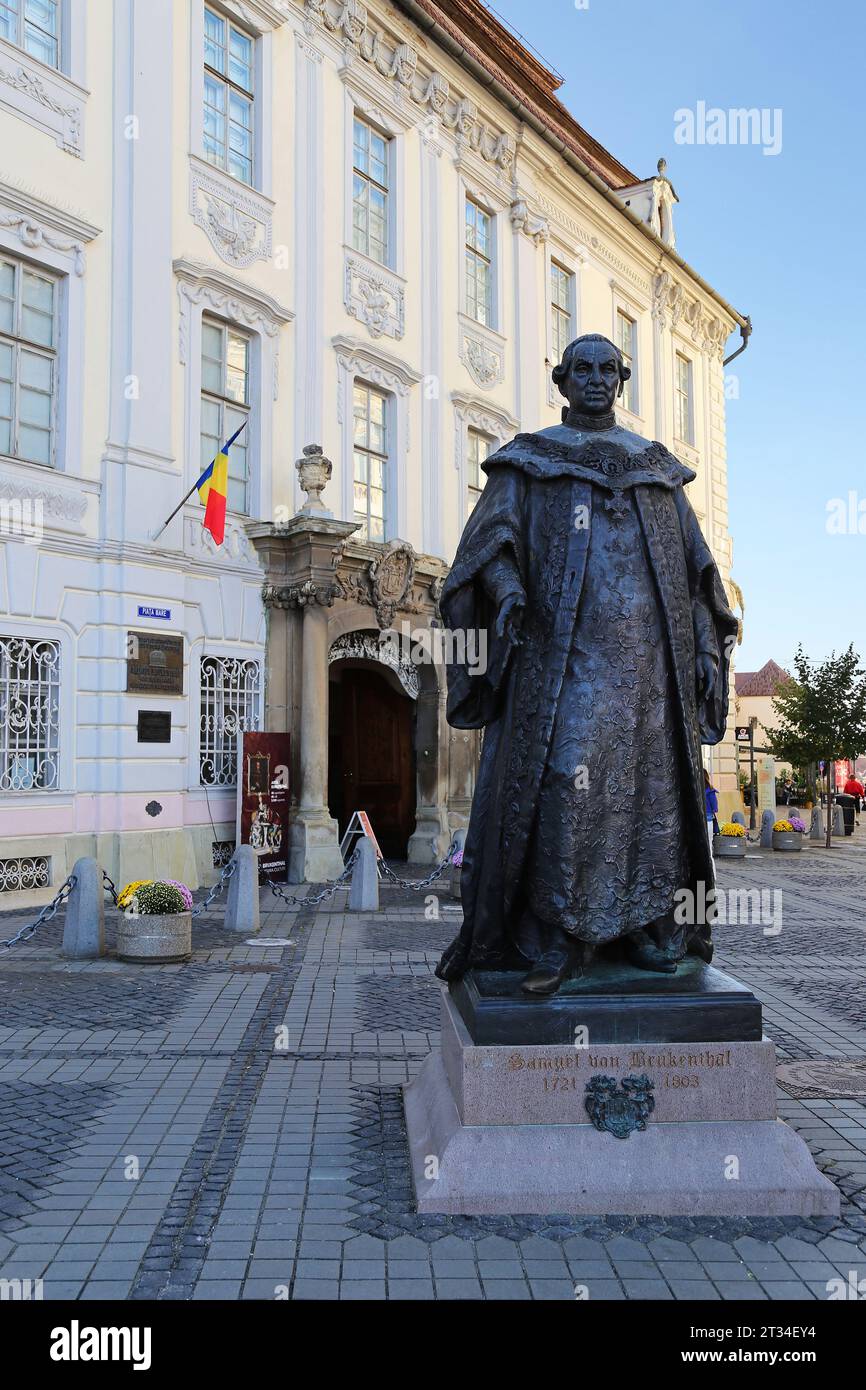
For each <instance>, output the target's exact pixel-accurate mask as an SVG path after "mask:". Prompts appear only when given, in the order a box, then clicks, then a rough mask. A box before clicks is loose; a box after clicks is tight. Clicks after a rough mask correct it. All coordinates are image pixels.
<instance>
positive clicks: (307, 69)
mask: <svg viewBox="0 0 866 1390" xmlns="http://www.w3.org/2000/svg"><path fill="white" fill-rule="evenodd" d="M558 85H559V84H558V79H557V77H556V76H555V75H554V74H553V73H551V72H550V71H548V70H547V69H546V68H545V67H544V66H542V64H541V63H540V61H539V60H538V59H537V58H536V57H534V56H533V55H532V54H531V53H530V52H528V51H527V50H526V48H524V47H523V46H522V45H521V44H520V43H519V42H518V41H517V40H516V39H515V38H514V36H513V35H512V34H510V33H509V32H508V31H507V30H506V29H504V28H503V27H502V26H501V25H500V24H499V23H498V22H497V21H496V20H495V19H494V18H493V16H492V15H491V14H490V12H489V11H487V10H486V8H485V7H484V6H483V5H482V4H480V3H479V2H478V0H454V2H453V3H448V4H445V3H444V0H443V3H439V4H437V3H434V0H395V2H394V3H389V2H388V0H372V3H370V4H369V5H364V4H361V3H360V0H306V3H303V0H297V2H294V0H4V3H3V4H2V5H0V150H2V157H0V523H2V524H0V552H2V559H0V837H2V844H0V889H2V893H3V895H4V896H2V898H0V901H2V902H3V903H4V905H9V906H12V905H16V904H17V903H19V902H23V901H34V902H36V901H41V900H44V899H45V898H46V897H48V896H49V895H50V893H51V891H52V889H51V885H52V884H54V885H57V884H59V883H60V882H62V880H63V878H64V877H65V875H66V873H67V872H68V871H69V869H70V867H71V865H72V863H73V862H74V860H75V859H76V858H78V857H79V856H80V855H82V854H95V855H96V857H97V858H98V859H99V861H100V863H101V864H102V865H103V866H104V867H105V868H106V869H107V870H108V872H109V873H110V874H111V875H112V877H113V878H115V879H116V880H117V879H124V880H125V879H127V878H132V877H142V876H151V875H153V874H155V873H162V874H170V875H171V876H172V877H175V878H179V879H184V880H186V881H187V882H189V883H191V884H193V885H197V884H200V883H205V882H209V881H212V880H213V877H214V874H215V872H216V869H215V864H217V863H218V862H219V861H220V859H221V857H224V855H225V854H226V852H227V849H228V846H229V845H230V843H231V841H232V840H233V838H234V818H235V790H234V782H235V749H236V741H237V736H238V731H239V729H243V728H267V729H271V730H275V731H281V730H285V731H289V732H290V733H291V735H292V759H291V793H292V800H293V802H294V812H293V823H292V826H291V830H290V847H291V848H290V865H291V869H292V875H293V877H295V878H298V877H302V876H306V877H308V878H317V877H318V878H321V877H323V876H325V875H330V874H331V873H332V872H334V871H336V870H337V869H338V868H339V865H340V858H339V853H338V848H337V846H338V838H339V833H340V830H341V829H342V828H343V826H344V825H345V822H346V819H347V817H348V815H349V814H350V812H351V811H352V810H355V809H366V810H368V811H369V812H370V815H371V818H372V819H373V822H374V827H376V828H378V829H379V831H380V838H381V839H382V842H383V845H384V846H385V847H386V849H388V850H389V851H390V852H393V853H397V854H399V853H406V854H408V856H409V857H410V858H411V859H412V860H414V861H415V862H419V863H430V862H433V861H434V860H435V859H436V858H437V857H438V856H439V855H440V854H441V853H442V852H443V851H444V849H445V848H446V846H447V843H448V838H449V833H450V831H451V830H453V828H454V827H455V826H459V825H461V824H464V823H465V820H466V817H467V815H468V810H469V805H470V801H471V795H472V784H473V769H474V765H475V760H476V756H477V735H475V734H466V733H464V732H463V731H458V730H451V729H450V728H449V727H448V726H447V724H446V723H445V718H444V707H445V706H444V670H443V667H442V666H441V664H438V663H430V664H421V665H419V664H417V663H413V662H411V661H407V660H405V659H403V658H402V657H400V656H399V655H398V656H396V657H395V656H393V655H392V656H391V657H386V656H383V652H382V649H381V648H380V645H379V643H378V641H377V638H378V634H379V632H380V630H381V629H382V628H386V627H390V626H392V625H393V626H395V627H397V628H398V630H399V629H400V627H401V624H403V623H406V624H409V625H410V626H411V628H412V629H413V630H418V629H421V630H425V629H427V628H429V626H430V624H431V623H434V624H435V622H436V621H437V619H436V599H437V595H438V591H439V587H440V586H441V582H442V579H443V577H444V576H445V574H446V573H447V562H448V559H449V557H450V556H452V555H453V553H454V550H455V547H456V544H457V540H458V537H459V535H460V532H461V529H462V527H463V524H464V522H465V520H466V517H467V515H468V512H469V510H470V509H471V507H472V506H473V504H474V500H475V499H476V498H477V495H478V491H479V489H480V487H481V486H482V484H483V478H484V475H483V473H482V472H481V471H480V467H479V466H480V463H481V462H482V461H483V459H484V458H485V456H486V455H487V454H488V453H489V452H490V451H492V450H493V449H495V448H496V447H497V445H498V444H499V443H500V442H502V441H504V440H505V439H507V438H509V437H510V436H511V435H512V434H513V433H515V432H516V431H517V430H518V429H521V428H523V429H530V430H531V429H538V428H542V427H543V426H545V425H549V424H552V423H555V422H556V421H557V420H558V419H559V415H560V406H561V399H560V398H559V397H558V395H557V394H556V393H555V391H554V389H553V387H552V385H551V381H550V370H551V367H552V365H554V364H555V363H556V361H557V360H558V358H559V354H560V353H561V350H562V348H563V347H564V346H565V344H566V343H567V342H568V341H570V339H571V338H573V337H575V336H576V335H577V334H578V333H579V332H591V331H592V332H602V333H605V334H606V335H607V336H609V337H611V338H614V339H615V340H616V341H617V342H618V343H619V344H620V346H621V347H622V349H623V351H624V352H625V354H626V355H627V357H628V358H629V360H630V363H631V366H632V369H633V376H632V380H631V382H630V383H629V384H628V394H627V396H626V397H625V398H624V400H623V401H622V402H621V418H622V420H623V422H624V423H625V424H627V425H629V426H630V427H631V428H633V429H635V430H638V431H639V432H641V433H643V434H645V435H646V436H648V437H649V438H651V439H652V438H655V439H659V440H661V441H662V442H664V443H665V444H666V445H668V447H670V448H671V449H673V450H674V451H675V452H676V453H677V454H678V455H679V456H680V457H681V458H682V459H683V460H684V461H685V462H687V463H688V464H689V465H690V466H691V467H693V468H694V469H695V470H696V472H697V480H696V481H695V482H694V483H693V484H692V485H691V487H690V489H689V493H690V497H691V501H692V504H693V506H694V507H695V510H696V512H697V514H698V516H699V518H700V521H701V524H702V527H703V529H704V531H705V534H706V535H707V537H708V539H709V541H710V543H711V545H712V547H713V550H714V552H715V555H716V558H717V560H718V562H719V566H720V569H721V571H722V574H723V576H724V577H725V578H726V579H728V578H729V576H730V566H731V558H732V557H731V540H730V535H729V532H728V515H727V502H726V496H727V481H726V454H725V401H724V372H723V361H724V359H725V356H726V354H728V355H730V353H732V352H733V351H734V350H735V348H736V346H737V339H736V338H732V336H731V335H733V334H736V333H737V332H740V333H741V335H742V338H743V341H745V339H746V338H747V335H748V320H746V319H745V318H744V317H743V316H742V315H740V314H739V313H738V312H737V311H736V310H734V309H733V308H732V307H731V306H730V305H729V304H728V303H727V302H726V301H725V300H724V299H722V298H721V297H720V295H719V294H718V293H717V292H716V291H715V290H714V289H712V288H711V287H710V285H709V284H707V283H706V282H705V281H704V280H703V279H702V278H701V276H700V275H698V273H697V272H696V271H695V270H693V269H692V268H691V267H690V266H689V265H688V264H687V262H686V261H685V260H684V259H683V258H682V257H681V255H680V254H679V253H678V251H677V250H676V248H675V240H674V227H673V215H674V207H675V203H676V194H675V193H674V190H673V188H672V186H671V184H670V182H669V181H668V179H667V177H666V175H665V172H664V166H663V165H660V170H659V172H658V173H657V174H654V175H653V176H652V177H650V178H646V179H642V178H639V177H638V176H637V175H635V174H633V173H631V172H630V171H629V170H628V169H627V168H626V167H624V166H623V165H622V164H620V163H619V161H618V160H617V159H616V158H614V157H613V156H612V155H611V154H609V153H608V152H607V151H605V150H604V149H603V148H602V147H601V146H600V145H599V144H598V143H597V142H596V141H595V140H593V139H592V137H591V136H590V135H588V134H587V133H586V132H585V131H584V130H583V129H582V128H581V127H580V126H578V125H577V123H576V122H575V120H574V119H573V117H572V116H571V115H570V114H569V113H568V112H567V111H566V109H565V108H564V107H563V106H562V105H561V104H560V103H559V101H558V100H557V97H556V95H555V93H556V88H557V86H558ZM729 340H730V341H729ZM244 422H245V423H246V428H245V430H244V432H243V434H242V435H241V438H240V440H239V441H238V446H236V447H235V448H233V450H232V453H231V467H230V483H229V516H228V524H227V534H226V542H225V545H224V547H223V548H221V549H216V548H215V547H214V546H213V544H212V543H211V541H210V538H209V536H208V535H207V534H206V533H204V532H203V531H202V526H201V522H202V508H201V506H200V504H199V503H198V501H197V499H195V498H193V499H191V500H190V501H189V502H188V503H187V504H186V505H185V506H183V507H182V508H181V509H180V511H179V513H178V514H177V516H176V517H175V518H174V519H173V520H172V521H171V523H170V525H169V526H168V527H167V528H166V529H165V530H163V531H162V532H161V534H158V533H159V528H160V526H161V525H162V523H163V522H164V520H165V518H166V517H168V515H169V514H170V512H171V511H172V509H173V508H174V507H176V506H177V504H178V502H179V501H180V499H181V498H182V497H183V495H184V494H185V493H186V492H187V491H188V489H189V488H190V487H191V486H192V484H193V483H194V481H195V479H196V477H197V476H198V474H199V472H200V471H201V468H202V466H203V463H206V462H208V461H209V460H210V459H211V458H212V457H213V454H214V453H215V452H216V449H217V448H218V445H219V442H220V441H222V440H224V439H226V438H228V436H229V435H230V434H231V433H233V432H234V430H235V429H237V428H238V426H239V425H240V424H241V423H244ZM305 448H306V449H307V450H308V452H307V453H306V454H304V452H303V451H304V449H305ZM299 459H304V460H305V462H304V467H303V468H302V469H301V470H298V469H297V468H296V460H299ZM326 479H327V481H326V482H325V487H324V491H323V493H322V494H321V495H322V502H321V503H317V500H316V499H317V497H318V495H319V492H320V486H321V483H322V482H323V481H325V480H326ZM302 483H303V486H302ZM708 755H709V756H708V764H709V765H710V766H711V769H712V771H713V775H714V777H715V779H716V781H717V784H718V785H720V788H721V790H722V793H723V803H724V804H725V805H726V804H727V802H728V801H729V802H730V805H731V806H733V805H734V804H736V803H735V785H736V774H735V756H734V749H733V740H732V739H731V740H730V741H729V742H728V741H726V742H725V743H724V744H722V745H720V746H719V748H717V749H715V750H708Z"/></svg>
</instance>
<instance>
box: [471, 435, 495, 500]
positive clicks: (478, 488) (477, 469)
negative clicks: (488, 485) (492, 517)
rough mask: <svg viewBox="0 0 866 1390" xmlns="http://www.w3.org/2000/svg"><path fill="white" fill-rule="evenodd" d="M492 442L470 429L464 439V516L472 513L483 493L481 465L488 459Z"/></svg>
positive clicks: (483, 478) (486, 436)
mask: <svg viewBox="0 0 866 1390" xmlns="http://www.w3.org/2000/svg"><path fill="white" fill-rule="evenodd" d="M492 443H493V441H492V440H491V439H490V437H489V435H486V434H482V433H481V431H480V430H473V429H470V430H469V432H468V434H467V439H466V515H467V516H469V515H470V513H472V512H474V510H475V508H476V507H477V505H478V501H479V499H480V497H481V494H482V492H483V491H484V483H485V474H484V473H483V472H482V470H481V465H482V463H483V462H484V460H485V459H487V458H489V457H490V450H491V447H492Z"/></svg>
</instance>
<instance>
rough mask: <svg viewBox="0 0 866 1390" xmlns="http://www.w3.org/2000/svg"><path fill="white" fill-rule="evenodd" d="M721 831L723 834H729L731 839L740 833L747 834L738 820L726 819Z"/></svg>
mask: <svg viewBox="0 0 866 1390" xmlns="http://www.w3.org/2000/svg"><path fill="white" fill-rule="evenodd" d="M721 833H722V834H723V835H727V836H728V837H729V838H730V839H732V840H733V839H736V838H737V837H738V836H740V835H745V833H746V832H745V830H744V829H743V827H742V826H741V825H738V824H737V822H736V821H731V820H726V821H725V823H724V825H723V826H722V829H721Z"/></svg>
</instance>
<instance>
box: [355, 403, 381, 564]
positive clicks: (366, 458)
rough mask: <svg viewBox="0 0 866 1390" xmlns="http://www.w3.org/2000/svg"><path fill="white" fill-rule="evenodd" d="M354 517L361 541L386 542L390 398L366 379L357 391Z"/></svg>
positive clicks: (357, 533)
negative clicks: (359, 525) (376, 389)
mask: <svg viewBox="0 0 866 1390" xmlns="http://www.w3.org/2000/svg"><path fill="white" fill-rule="evenodd" d="M353 411H354V429H355V433H354V498H355V501H354V520H355V521H359V522H360V523H361V526H362V528H363V529H362V530H361V531H360V532H356V533H355V534H356V536H357V537H358V539H359V540H366V541H384V539H385V529H386V528H385V505H386V498H387V481H388V397H387V396H386V395H383V393H382V392H381V391H375V390H374V389H373V387H372V386H365V385H364V384H363V382H356V383H355V390H354V404H353Z"/></svg>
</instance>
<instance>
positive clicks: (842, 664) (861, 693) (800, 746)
mask: <svg viewBox="0 0 866 1390" xmlns="http://www.w3.org/2000/svg"><path fill="white" fill-rule="evenodd" d="M794 670H795V671H796V677H795V678H794V679H792V680H790V681H786V682H785V684H784V685H782V686H780V687H779V689H778V691H777V692H776V695H775V696H774V698H773V709H774V710H775V712H776V714H777V715H778V717H779V723H778V725H777V727H776V728H775V729H773V730H772V732H770V733H769V734H768V738H767V741H768V743H769V746H770V748H771V750H772V752H773V753H774V754H775V756H776V757H777V758H784V759H785V760H786V761H787V762H790V763H793V764H794V765H800V766H806V765H807V764H810V763H816V762H818V761H819V759H822V758H823V760H824V771H825V774H826V777H827V847H828V849H829V847H830V825H831V815H832V812H831V807H830V787H831V782H830V774H831V767H832V764H833V762H834V761H835V760H836V759H838V758H855V757H857V755H858V754H859V753H862V752H863V751H864V750H866V670H864V668H863V667H861V666H860V660H859V657H858V656H857V654H856V652H855V651H854V646H853V643H852V644H851V646H849V648H848V650H847V651H846V652H842V654H841V656H837V655H836V653H835V652H831V653H830V656H829V657H828V658H827V660H826V661H819V662H812V661H810V660H809V658H808V656H807V655H806V653H805V652H804V651H803V648H802V647H798V648H797V653H796V655H795V657H794Z"/></svg>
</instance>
